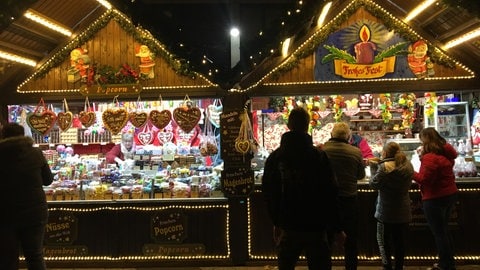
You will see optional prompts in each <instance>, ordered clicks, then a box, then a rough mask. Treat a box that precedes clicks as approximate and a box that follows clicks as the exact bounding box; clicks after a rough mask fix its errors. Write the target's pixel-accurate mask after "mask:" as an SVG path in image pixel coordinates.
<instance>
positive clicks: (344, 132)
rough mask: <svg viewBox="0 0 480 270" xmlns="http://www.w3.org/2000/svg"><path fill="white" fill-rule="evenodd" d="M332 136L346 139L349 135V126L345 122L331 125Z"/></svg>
mask: <svg viewBox="0 0 480 270" xmlns="http://www.w3.org/2000/svg"><path fill="white" fill-rule="evenodd" d="M331 135H332V138H335V139H342V140H346V141H348V140H349V139H350V136H351V131H350V127H349V126H348V125H347V123H345V122H338V123H335V124H334V125H333V129H332V132H331Z"/></svg>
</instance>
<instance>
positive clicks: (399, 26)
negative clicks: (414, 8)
mask: <svg viewBox="0 0 480 270" xmlns="http://www.w3.org/2000/svg"><path fill="white" fill-rule="evenodd" d="M97 1H98V2H99V3H100V4H101V5H103V6H104V7H105V8H106V9H107V12H106V13H105V14H106V15H105V14H104V15H102V16H101V17H100V18H99V19H98V20H97V21H96V22H94V23H93V24H92V26H90V27H89V28H88V29H87V30H86V31H84V32H83V33H80V34H79V36H77V37H75V38H74V39H73V40H72V41H71V42H70V43H69V45H67V46H65V47H64V48H63V50H61V51H62V52H61V53H59V54H57V57H53V58H52V59H49V60H47V61H46V63H45V64H43V65H42V66H41V67H39V68H38V69H37V71H36V72H35V73H34V75H33V76H32V77H29V78H27V80H26V81H25V82H27V81H30V80H31V79H36V78H39V77H41V76H43V75H44V74H45V73H46V72H48V71H49V70H50V69H51V68H52V67H55V66H56V65H58V64H59V62H60V61H62V60H63V59H64V58H65V57H66V54H68V53H69V52H70V50H71V49H72V48H73V47H75V46H77V45H79V44H81V43H82V42H85V38H87V37H91V35H92V33H94V32H96V30H98V27H102V26H104V24H105V21H108V20H109V18H107V17H108V16H111V15H112V14H115V17H116V18H121V20H120V21H122V22H123V24H122V26H125V25H128V24H130V25H131V24H132V22H131V21H130V19H128V18H127V17H126V16H124V15H123V14H121V13H120V12H119V11H117V10H115V8H113V7H112V5H111V4H110V3H109V2H108V1H106V0H97ZM426 2H428V3H430V2H434V1H432V0H430V1H426ZM446 2H447V4H448V1H446ZM430 4H431V3H430ZM325 5H331V2H326V3H325ZM359 6H365V8H366V9H367V10H368V11H369V12H371V13H372V14H374V15H375V16H377V17H379V18H380V19H382V20H384V21H385V25H386V26H387V27H394V28H395V29H396V31H397V32H398V33H399V34H400V35H402V36H403V37H405V38H406V39H407V40H410V41H414V40H416V39H419V38H421V37H420V35H418V34H417V33H416V32H415V31H413V30H412V29H410V28H409V27H408V25H407V24H406V22H407V21H408V20H411V18H410V17H408V16H407V18H405V19H404V20H403V21H402V20H399V19H397V18H395V17H394V16H393V15H391V14H390V13H389V12H387V11H386V10H385V9H383V8H382V7H381V6H379V5H378V4H376V3H375V2H373V1H371V0H354V1H352V2H351V3H350V4H348V6H347V7H346V8H345V9H344V10H343V11H342V12H340V13H339V14H338V15H336V16H335V17H334V18H333V19H332V20H330V22H329V23H327V24H326V25H324V26H322V27H319V29H318V30H317V31H316V32H315V34H314V35H312V36H311V37H310V38H308V39H307V40H306V41H305V42H303V44H301V45H300V46H299V47H298V48H297V49H296V50H295V51H293V52H292V53H291V54H290V55H289V56H288V57H287V58H286V59H285V61H283V62H282V64H281V65H279V66H277V67H276V68H274V69H273V70H271V71H270V72H268V74H266V75H265V76H263V77H262V78H261V79H260V80H259V81H258V82H256V83H254V84H253V85H251V86H250V87H248V88H247V89H232V90H231V91H238V90H240V91H241V92H244V91H248V90H249V89H252V88H254V87H256V86H258V85H259V84H261V83H263V82H264V81H266V78H274V79H275V78H278V77H279V76H281V75H282V74H283V73H285V72H287V71H289V70H291V69H292V68H294V67H296V66H297V65H298V63H299V60H300V59H302V58H304V57H306V56H308V55H309V54H311V53H312V52H313V50H314V48H315V47H316V45H318V44H319V43H320V42H322V41H324V40H325V39H326V37H327V36H328V34H329V33H331V32H332V31H335V30H336V29H338V27H339V24H340V23H341V22H343V21H345V20H346V19H348V17H349V16H350V15H351V14H352V13H353V12H354V11H355V10H356V9H357V8H358V7H359ZM110 11H112V12H110ZM310 12H311V11H310ZM302 13H303V14H305V13H307V10H306V5H305V4H304V2H303V1H301V0H300V1H297V2H296V3H295V6H294V7H293V8H292V10H288V11H287V13H286V18H285V19H283V20H281V22H280V34H279V35H278V36H279V37H280V38H281V37H282V36H284V35H291V34H292V30H291V29H289V24H292V21H294V19H297V20H298V19H299V18H301V16H302ZM25 16H26V17H27V18H31V19H32V20H35V21H36V22H39V23H42V24H43V25H45V26H46V27H49V28H51V29H54V30H56V31H59V32H60V33H63V34H65V35H67V36H69V35H70V36H71V35H72V34H71V32H70V31H69V30H68V29H65V28H64V27H62V26H61V25H60V26H59V25H56V24H55V23H53V22H50V21H48V20H47V19H48V18H45V16H42V15H41V14H37V13H35V12H34V11H31V10H29V11H27V12H26V13H25ZM133 28H134V29H135V30H138V31H139V32H142V33H141V34H139V35H138V38H139V39H140V41H143V42H144V43H146V44H147V45H149V44H152V45H155V47H156V49H157V50H158V52H160V55H161V56H163V57H164V59H166V60H167V62H168V63H169V64H170V66H171V67H172V68H173V69H174V70H175V71H176V72H177V73H178V74H182V75H185V76H190V77H192V78H195V77H201V78H202V79H203V80H206V81H208V83H209V84H210V85H209V86H218V85H216V84H214V83H212V82H211V81H210V80H209V79H207V76H209V77H210V78H213V76H214V74H215V73H218V72H219V68H216V67H212V68H210V69H209V70H208V72H207V73H206V74H200V73H198V72H194V71H192V70H191V63H192V61H194V60H192V59H190V60H184V59H179V58H178V57H177V56H176V55H174V54H171V53H170V52H168V51H166V49H165V46H164V45H163V44H160V43H159V42H158V40H156V39H155V38H154V37H153V36H151V35H150V33H148V31H146V30H144V29H142V28H141V27H133ZM128 29H129V31H130V32H135V31H134V30H132V27H130V28H128ZM275 31H278V29H276V30H275ZM145 33H147V34H145ZM264 35H265V32H264V31H263V30H259V31H258V36H259V37H261V36H264ZM478 35H480V29H477V30H474V31H471V32H469V33H467V34H465V35H463V36H460V37H457V38H454V39H453V40H451V41H449V42H447V43H446V44H445V46H444V48H445V49H448V48H450V47H452V46H455V45H458V44H460V43H461V42H465V39H466V38H467V37H469V38H473V37H476V36H478ZM82 37H83V38H82ZM290 40H291V36H288V37H285V38H284V39H283V41H281V42H279V44H273V47H272V48H268V46H272V44H267V45H266V46H267V47H266V48H264V49H261V50H259V51H258V52H257V54H256V55H250V57H249V59H250V61H251V66H252V67H255V66H257V65H258V62H259V61H261V60H263V59H264V58H265V57H268V55H272V54H275V53H277V51H279V50H282V51H284V55H288V53H285V51H288V46H285V45H286V42H287V41H290ZM184 45H185V44H183V43H181V44H179V46H180V47H184ZM429 45H430V47H432V48H435V49H434V50H432V51H431V52H430V53H431V55H430V57H431V59H432V60H433V61H434V62H435V63H437V64H442V65H445V66H448V67H460V68H462V69H464V70H466V71H467V73H469V75H466V76H458V77H454V78H453V79H470V78H472V77H474V74H473V72H472V71H471V70H470V69H468V68H467V67H465V66H463V65H461V64H460V63H458V61H456V60H453V59H451V58H450V57H448V56H447V55H446V54H445V53H444V52H443V51H441V50H440V49H438V48H436V47H435V46H431V45H432V44H429ZM154 49H155V48H154ZM0 57H2V58H5V59H8V60H10V61H17V62H19V63H23V64H27V65H33V66H35V65H36V61H34V60H31V59H28V58H25V57H21V56H18V55H14V54H11V53H8V52H2V51H0ZM54 58H56V59H54ZM195 61H196V60H195ZM200 62H201V64H202V65H215V63H214V61H212V60H210V61H209V59H208V57H206V55H204V56H203V57H202V59H200ZM241 73H242V74H243V71H242V72H241ZM426 79H427V80H443V79H446V78H444V77H430V78H426ZM448 79H452V78H450V77H449V78H448ZM393 80H395V79H393ZM397 80H400V81H402V80H415V78H413V79H397ZM25 82H24V83H22V84H21V85H20V86H19V87H18V89H17V91H18V92H20V93H24V92H26V91H22V90H21V88H22V87H21V86H23V85H24V84H25ZM355 82H356V83H363V82H365V81H364V80H356V81H355ZM368 82H375V80H368ZM306 83H307V84H310V83H312V82H306ZM314 83H322V84H323V83H330V82H314ZM340 83H351V82H349V81H342V82H340ZM273 85H276V84H275V83H274V84H273ZM209 86H199V87H209ZM194 87H197V86H194ZM166 88H175V87H171V86H168V87H166ZM146 89H147V90H148V89H151V90H157V89H163V87H161V86H156V87H150V88H146ZM77 91H78V89H50V90H49V91H43V90H37V89H33V90H32V89H30V90H28V91H27V92H28V93H42V92H55V93H70V92H77Z"/></svg>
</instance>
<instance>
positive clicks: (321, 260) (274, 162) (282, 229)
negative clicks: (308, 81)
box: [262, 108, 344, 270]
mask: <svg viewBox="0 0 480 270" xmlns="http://www.w3.org/2000/svg"><path fill="white" fill-rule="evenodd" d="M309 122H310V115H309V114H308V112H307V111H305V110H304V109H303V108H295V109H293V110H292V111H291V112H290V115H289V118H288V124H287V125H288V128H289V129H290V131H289V132H286V133H285V134H283V135H282V139H281V142H280V147H279V148H278V149H276V150H275V151H273V152H272V153H271V154H270V156H269V157H268V158H267V160H266V162H265V168H264V175H263V178H262V181H263V182H262V191H263V195H264V196H265V199H266V203H267V209H268V214H269V216H270V218H271V220H272V222H273V225H274V241H275V244H276V247H277V256H278V267H279V270H294V269H295V265H296V263H297V261H298V258H299V256H300V255H301V254H302V252H305V256H306V258H307V264H308V268H309V269H310V270H328V269H331V267H332V266H331V265H332V263H331V258H330V251H329V249H330V248H329V245H328V241H327V233H326V232H327V230H328V229H332V228H333V229H336V230H337V231H338V232H340V230H339V228H340V227H339V226H340V225H339V212H338V204H337V203H338V201H337V183H336V179H335V175H334V173H333V171H332V169H331V168H330V163H329V160H328V157H327V155H326V154H325V153H324V152H323V151H322V150H320V149H318V148H317V147H314V146H313V141H312V137H311V136H310V135H309V134H308V133H307V132H308V125H309ZM340 233H341V234H340V236H342V237H343V236H344V235H343V232H340Z"/></svg>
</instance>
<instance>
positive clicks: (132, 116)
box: [128, 96, 148, 128]
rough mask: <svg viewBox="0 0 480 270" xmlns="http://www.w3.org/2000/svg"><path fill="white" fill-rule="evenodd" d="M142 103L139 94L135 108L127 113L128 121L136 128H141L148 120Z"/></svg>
mask: <svg viewBox="0 0 480 270" xmlns="http://www.w3.org/2000/svg"><path fill="white" fill-rule="evenodd" d="M142 104H143V103H142V102H141V100H140V96H138V99H137V103H136V104H135V107H136V108H135V110H134V111H132V112H130V113H129V114H128V120H130V123H131V124H132V125H133V126H134V127H136V128H141V127H142V126H144V125H145V124H146V123H147V121H148V114H147V113H146V112H145V111H143V105H142Z"/></svg>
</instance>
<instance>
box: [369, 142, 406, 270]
mask: <svg viewBox="0 0 480 270" xmlns="http://www.w3.org/2000/svg"><path fill="white" fill-rule="evenodd" d="M370 170H371V178H370V180H369V183H370V186H371V187H372V188H374V189H376V190H378V197H377V201H376V210H375V218H376V219H377V243H378V248H379V251H380V256H381V258H382V264H383V269H384V270H392V269H395V270H401V269H403V263H404V256H405V238H406V237H405V236H406V234H407V232H408V224H409V223H410V221H411V220H412V213H411V208H410V196H409V193H408V191H409V189H410V187H411V185H412V179H413V173H414V170H413V166H412V164H411V163H410V161H409V160H408V159H407V157H406V155H405V153H404V152H403V151H402V150H401V149H400V145H399V144H398V143H396V142H389V143H388V144H387V145H385V147H384V148H383V152H382V160H381V161H380V162H379V163H374V162H371V163H370ZM392 249H393V252H394V253H393V255H394V258H395V268H392V266H393V265H392Z"/></svg>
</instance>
